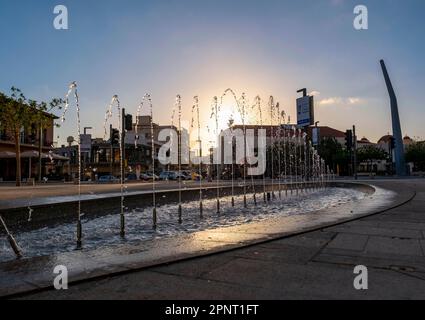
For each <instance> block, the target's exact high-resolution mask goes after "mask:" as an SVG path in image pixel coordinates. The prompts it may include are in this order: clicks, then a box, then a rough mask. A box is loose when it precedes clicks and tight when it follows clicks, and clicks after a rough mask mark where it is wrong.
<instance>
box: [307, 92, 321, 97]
mask: <svg viewBox="0 0 425 320" xmlns="http://www.w3.org/2000/svg"><path fill="white" fill-rule="evenodd" d="M309 95H310V96H320V92H319V91H312V92H310V94H309Z"/></svg>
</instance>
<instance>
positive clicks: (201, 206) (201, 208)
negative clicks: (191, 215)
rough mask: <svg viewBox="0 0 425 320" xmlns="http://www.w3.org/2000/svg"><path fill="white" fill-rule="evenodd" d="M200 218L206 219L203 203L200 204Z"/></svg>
mask: <svg viewBox="0 0 425 320" xmlns="http://www.w3.org/2000/svg"><path fill="white" fill-rule="evenodd" d="M199 216H200V218H201V219H202V218H203V217H204V207H203V205H202V201H200V202H199Z"/></svg>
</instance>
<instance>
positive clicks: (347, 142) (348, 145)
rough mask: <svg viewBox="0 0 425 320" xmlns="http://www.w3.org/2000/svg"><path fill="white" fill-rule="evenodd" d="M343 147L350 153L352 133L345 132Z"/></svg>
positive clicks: (350, 131)
mask: <svg viewBox="0 0 425 320" xmlns="http://www.w3.org/2000/svg"><path fill="white" fill-rule="evenodd" d="M345 147H346V148H347V150H348V151H351V150H352V149H353V131H352V130H347V131H346V132H345Z"/></svg>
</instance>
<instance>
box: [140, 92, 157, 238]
mask: <svg viewBox="0 0 425 320" xmlns="http://www.w3.org/2000/svg"><path fill="white" fill-rule="evenodd" d="M145 103H148V109H149V115H150V131H151V134H150V136H151V137H150V138H151V141H150V142H151V161H152V228H153V229H154V230H155V229H156V228H157V208H156V178H155V136H154V133H155V132H154V126H153V104H152V98H151V95H150V94H148V93H147V94H145V95H144V96H143V98H142V102H141V103H140V104H139V107H138V109H137V116H136V126H135V130H136V131H135V134H136V136H135V137H136V139H137V138H138V135H137V133H138V131H137V130H138V125H139V117H140V114H141V112H142V109H143V107H144V105H145Z"/></svg>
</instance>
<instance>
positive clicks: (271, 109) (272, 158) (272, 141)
mask: <svg viewBox="0 0 425 320" xmlns="http://www.w3.org/2000/svg"><path fill="white" fill-rule="evenodd" d="M269 109H270V160H271V163H270V165H271V171H270V172H271V173H270V175H271V176H270V177H271V197H270V198H271V199H274V198H275V194H274V129H273V118H274V112H275V102H274V97H273V96H270V98H269Z"/></svg>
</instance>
